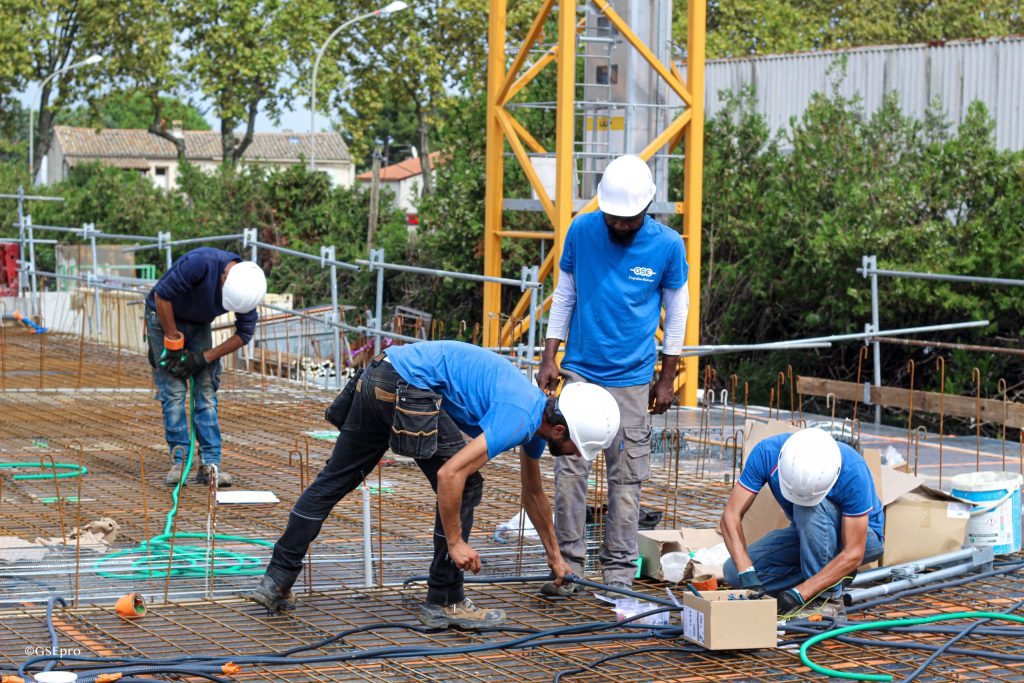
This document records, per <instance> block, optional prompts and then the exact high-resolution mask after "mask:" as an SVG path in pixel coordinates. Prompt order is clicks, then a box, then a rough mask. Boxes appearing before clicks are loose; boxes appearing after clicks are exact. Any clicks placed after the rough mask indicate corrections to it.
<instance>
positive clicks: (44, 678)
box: [32, 671, 78, 683]
mask: <svg viewBox="0 0 1024 683" xmlns="http://www.w3.org/2000/svg"><path fill="white" fill-rule="evenodd" d="M32 680H34V681H35V682H36V683H75V681H77V680H78V674H76V673H75V672H73V671H40V672H39V673H37V674H35V675H33V676H32Z"/></svg>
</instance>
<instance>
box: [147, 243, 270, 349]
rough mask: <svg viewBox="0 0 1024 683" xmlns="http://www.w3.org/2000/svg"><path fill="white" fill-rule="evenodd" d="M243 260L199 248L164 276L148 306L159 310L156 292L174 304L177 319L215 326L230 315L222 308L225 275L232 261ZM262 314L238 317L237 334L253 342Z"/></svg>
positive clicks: (183, 258)
mask: <svg viewBox="0 0 1024 683" xmlns="http://www.w3.org/2000/svg"><path fill="white" fill-rule="evenodd" d="M241 260H242V257H241V256H239V255H238V254H232V253H231V252H230V251H224V250H223V249H214V248H213V247H199V248H198V249H193V250H192V251H190V252H188V253H187V254H185V255H184V256H182V257H181V258H179V259H178V260H177V261H175V262H174V264H173V265H172V266H171V267H170V269H169V270H168V271H167V272H166V273H164V274H163V277H161V278H160V280H159V281H158V282H157V283H156V284H155V285H153V289H152V290H150V292H149V294H148V295H147V296H146V306H148V307H149V308H152V309H153V310H156V300H155V299H154V298H153V293H154V292H155V293H156V294H159V295H160V298H161V299H165V300H167V301H170V302H171V305H172V306H173V307H174V319H175V320H184V321H187V322H192V323H211V322H213V319H214V318H216V317H217V316H219V315H223V314H225V313H227V310H226V309H225V308H224V306H223V305H222V286H221V283H220V276H221V273H223V272H224V268H225V267H226V266H227V265H228V264H229V263H231V262H232V261H241ZM257 320H259V314H258V313H256V311H255V310H252V311H249V312H248V313H236V314H235V332H236V333H237V334H238V336H239V337H241V338H242V342H243V343H245V344H248V343H249V340H250V339H252V335H253V333H254V332H255V331H256V321H257Z"/></svg>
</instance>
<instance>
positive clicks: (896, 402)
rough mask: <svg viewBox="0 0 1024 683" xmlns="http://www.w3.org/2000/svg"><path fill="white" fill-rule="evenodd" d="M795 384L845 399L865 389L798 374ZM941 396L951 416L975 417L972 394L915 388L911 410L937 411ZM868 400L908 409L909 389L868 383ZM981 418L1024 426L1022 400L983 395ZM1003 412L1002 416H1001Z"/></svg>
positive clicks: (809, 392)
mask: <svg viewBox="0 0 1024 683" xmlns="http://www.w3.org/2000/svg"><path fill="white" fill-rule="evenodd" d="M797 386H798V387H799V388H800V392H801V393H802V394H806V395H808V396H827V395H828V394H830V393H831V394H835V396H836V398H838V399H840V400H844V401H853V400H859V399H860V398H861V397H862V396H863V393H864V389H863V387H861V386H860V385H858V384H856V383H854V382H841V381H839V380H830V379H824V378H820V377H799V378H798V384H797ZM940 400H941V402H942V412H943V413H945V414H946V415H947V416H950V417H966V418H974V417H977V415H978V412H979V411H978V409H979V403H978V400H977V399H976V398H974V397H972V396H955V395H951V394H946V395H945V396H943V395H941V394H939V393H938V392H936V391H917V390H916V389H915V390H914V411H915V412H918V411H920V412H924V413H934V414H938V413H939V404H940ZM871 403H872V404H874V405H881V406H884V407H886V408H898V409H901V410H909V409H910V390H909V389H904V388H902V387H871ZM980 408H981V410H980V412H981V421H982V422H990V423H993V424H1003V423H1004V422H1005V424H1006V426H1007V427H1011V428H1013V429H1024V403H1015V402H1012V401H1010V402H1007V403H1006V404H1004V403H1003V401H1002V400H1000V399H991V398H983V399H981V402H980ZM1004 416H1005V419H1004Z"/></svg>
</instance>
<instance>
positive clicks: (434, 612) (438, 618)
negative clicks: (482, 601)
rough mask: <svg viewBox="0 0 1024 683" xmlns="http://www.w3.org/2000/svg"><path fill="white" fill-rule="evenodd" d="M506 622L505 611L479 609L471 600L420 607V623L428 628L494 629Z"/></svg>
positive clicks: (429, 604)
mask: <svg viewBox="0 0 1024 683" xmlns="http://www.w3.org/2000/svg"><path fill="white" fill-rule="evenodd" d="M504 622H505V610H501V609H484V608H482V607H477V606H476V605H474V604H473V601H472V600H470V599H469V598H466V599H464V600H463V601H462V602H457V603H455V604H454V605H433V604H431V603H429V602H427V603H424V604H423V605H421V606H420V623H422V624H423V625H424V626H426V627H428V628H452V627H454V628H461V629H467V630H473V629H477V628H493V627H495V626H500V625H501V624H503V623H504Z"/></svg>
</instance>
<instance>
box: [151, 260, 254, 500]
mask: <svg viewBox="0 0 1024 683" xmlns="http://www.w3.org/2000/svg"><path fill="white" fill-rule="evenodd" d="M266 293H267V278H266V276H265V275H264V274H263V269H262V268H260V267H259V266H258V265H256V264H255V263H253V262H251V261H243V260H242V258H241V257H240V256H239V255H238V254H232V253H230V252H227V251H223V250H221V249H213V248H210V247H200V248H199V249H193V250H192V251H190V252H188V253H187V254H185V255H184V256H182V257H181V258H179V259H178V260H177V261H175V262H174V265H172V266H171V267H170V269H168V271H167V272H166V273H164V275H163V277H161V278H160V280H159V282H157V283H156V285H154V286H153V289H152V290H150V292H149V294H148V295H147V296H146V339H147V341H148V343H149V363H150V365H152V366H153V381H154V383H155V384H156V388H157V395H158V398H159V399H160V402H161V404H162V406H163V414H164V436H165V437H166V439H167V445H168V447H169V448H170V450H171V457H172V458H173V466H172V467H171V469H170V471H169V472H168V473H167V476H166V477H165V478H164V483H165V484H166V485H168V486H176V485H177V483H178V482H179V481H182V479H183V476H188V472H185V473H184V474H183V473H182V466H183V465H182V461H183V457H184V456H185V455H187V454H188V447H189V425H188V413H187V412H186V410H185V406H186V404H187V403H188V380H189V379H190V378H191V379H192V380H193V383H194V386H195V410H194V413H193V421H194V422H195V432H196V433H195V436H196V441H197V442H198V443H199V453H200V457H201V461H202V462H201V465H200V467H199V471H198V473H197V475H196V481H197V482H198V483H200V484H208V483H209V482H210V478H211V477H212V476H213V473H214V472H216V474H217V484H218V486H231V476H230V475H229V474H227V473H226V472H224V471H223V470H222V469H221V468H220V456H221V452H220V424H219V423H218V422H217V388H218V387H219V386H220V370H221V368H220V358H221V356H225V355H227V354H229V353H231V352H232V351H236V350H237V349H240V348H242V347H243V346H245V345H246V344H247V343H249V340H250V339H252V335H253V332H255V330H256V321H257V319H258V314H257V313H256V306H257V305H259V303H260V301H262V300H263V296H264V295H265V294H266ZM227 311H233V312H234V313H235V334H234V335H232V336H231V337H229V338H228V339H227V340H226V341H224V343H222V344H218V345H217V346H216V347H214V346H213V332H212V331H211V329H210V323H211V322H213V320H214V318H216V317H217V316H219V315H223V314H224V313H226V312H227Z"/></svg>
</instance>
